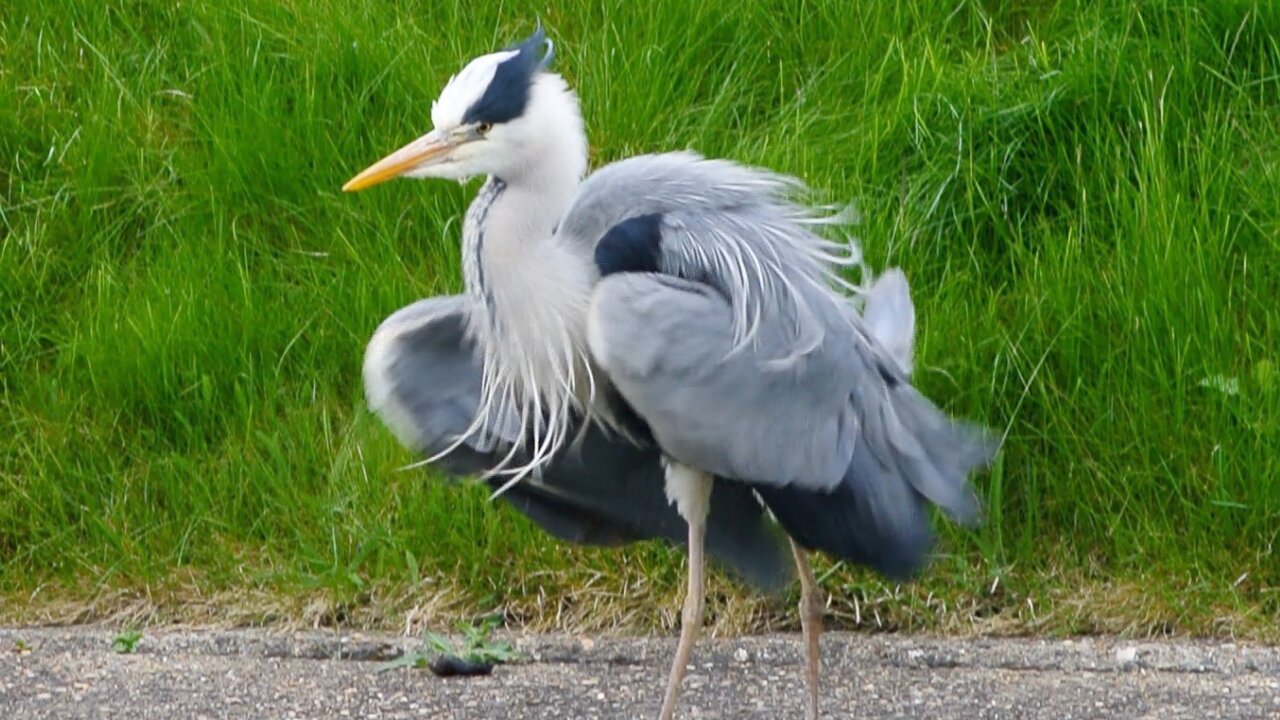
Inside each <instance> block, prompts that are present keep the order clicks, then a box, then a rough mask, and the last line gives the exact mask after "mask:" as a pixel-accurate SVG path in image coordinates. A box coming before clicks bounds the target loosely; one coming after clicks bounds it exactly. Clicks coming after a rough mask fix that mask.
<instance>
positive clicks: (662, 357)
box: [565, 156, 994, 575]
mask: <svg viewBox="0 0 1280 720" xmlns="http://www.w3.org/2000/svg"><path fill="white" fill-rule="evenodd" d="M659 157H661V156H659ZM625 162H631V161H625ZM623 164H624V163H619V164H618V165H623ZM658 166H660V168H659V169H660V170H661V171H660V172H659V171H657V170H655V167H656V166H655V165H654V164H653V163H652V162H646V163H643V164H641V165H640V166H639V167H638V168H636V169H635V172H634V173H633V174H634V176H635V177H634V179H635V183H636V184H635V186H634V187H632V188H630V190H629V191H627V192H626V193H625V195H623V194H619V193H622V188H624V187H625V183H620V182H618V180H619V178H618V177H616V176H618V175H622V174H627V173H624V172H623V171H622V170H619V169H617V168H616V167H615V168H614V170H613V174H614V175H615V177H610V178H608V180H609V182H607V183H603V184H600V185H595V186H593V185H592V181H591V180H588V183H587V185H585V186H584V189H583V194H584V195H587V196H588V197H587V199H586V200H584V199H583V198H582V197H580V198H579V200H578V201H577V202H575V207H576V208H577V212H580V213H581V212H587V210H590V211H591V212H589V213H588V215H589V216H590V218H591V222H586V221H583V220H582V219H581V218H579V217H575V216H574V215H573V214H571V215H570V216H569V217H567V218H566V221H565V224H566V227H568V228H570V229H577V231H582V228H584V227H589V226H592V225H599V217H603V216H604V215H607V214H608V213H606V212H605V209H606V208H612V209H611V210H609V212H611V213H612V214H613V215H614V216H615V217H616V216H618V215H622V216H624V217H623V219H621V220H620V221H618V222H617V223H615V224H614V225H612V226H610V227H607V228H605V229H604V230H603V231H602V234H601V235H600V237H599V238H598V240H597V241H596V244H595V258H596V263H597V266H598V267H599V270H600V273H601V275H602V278H601V280H600V281H599V283H598V284H597V286H596V288H595V290H594V293H593V297H592V304H591V310H590V313H589V338H590V343H591V349H592V353H593V356H594V357H595V359H596V361H597V362H598V363H600V365H601V366H602V368H603V369H604V370H605V371H606V372H607V374H608V376H609V378H610V381H611V382H612V383H613V384H614V386H615V387H616V388H617V390H618V391H619V393H620V394H621V395H622V396H623V397H624V398H625V399H626V401H627V402H628V403H629V404H630V405H631V407H632V408H633V409H634V410H635V411H636V413H637V414H638V415H639V416H640V417H641V418H643V419H644V420H645V422H646V423H647V424H648V426H649V427H650V430H651V432H652V433H653V435H654V436H655V438H656V439H657V442H658V444H659V445H660V446H661V447H662V449H663V451H664V452H665V453H667V454H669V455H670V456H672V457H673V458H675V459H677V460H679V461H681V462H683V463H686V464H688V465H691V466H694V467H697V468H700V469H702V470H705V471H707V472H711V473H714V474H716V475H719V476H722V477H731V478H735V479H737V480H739V481H742V482H744V483H747V484H749V485H751V486H753V487H754V488H755V489H756V491H757V492H758V493H759V494H760V495H761V497H762V498H763V499H764V501H765V502H766V504H768V505H769V507H770V509H771V510H772V511H773V513H774V515H775V516H777V518H778V519H779V521H780V522H781V523H782V524H783V526H784V527H785V528H786V529H787V531H788V532H789V533H790V534H791V535H792V536H793V537H794V538H796V539H797V540H798V541H800V542H801V543H802V544H804V545H806V546H808V547H815V548H819V549H823V550H827V551H829V552H831V553H833V554H835V555H837V556H840V557H844V558H847V559H851V560H855V561H859V562H865V563H869V564H872V565H873V566H876V567H878V568H879V569H881V570H883V571H885V572H888V573H890V574H895V575H906V574H909V573H910V572H912V571H913V570H914V569H915V568H916V567H918V566H919V565H920V564H921V563H922V562H923V559H924V556H925V554H926V551H927V549H928V547H929V545H930V542H931V533H930V530H929V526H928V518H927V513H926V505H927V503H930V502H931V503H933V504H936V505H938V506H940V507H941V508H942V509H943V510H944V511H946V512H947V513H948V514H950V515H951V516H953V517H955V518H957V519H960V520H971V519H973V518H974V517H975V516H976V514H977V511H978V506H977V502H976V499H975V497H974V494H973V492H972V490H971V488H970V487H969V485H968V481H967V476H968V474H969V473H970V471H972V470H973V469H975V468H977V467H979V466H981V465H983V464H985V463H987V462H988V461H989V459H990V457H991V455H992V453H993V450H994V449H993V447H992V444H991V443H990V442H989V441H988V439H987V437H986V435H985V434H984V433H983V432H982V431H980V430H979V429H977V428H974V427H972V426H969V425H967V424H964V423H961V422H957V421H954V420H952V419H950V418H948V417H947V416H946V415H945V414H943V413H942V412H941V411H940V410H939V409H938V408H937V407H936V406H934V405H933V404H932V403H931V402H930V401H929V400H928V399H926V398H925V397H923V396H922V395H921V394H920V393H919V392H917V391H916V390H915V389H914V388H913V387H912V386H911V385H910V383H909V379H908V377H907V372H906V370H907V369H908V368H909V365H910V360H909V358H910V344H911V337H912V333H913V331H912V329H911V328H907V327H905V324H906V323H910V324H911V326H912V328H913V326H914V313H913V312H912V311H911V309H910V298H909V295H907V293H906V285H905V281H903V282H902V283H901V284H895V283H896V281H894V280H890V281H887V283H886V284H885V285H884V286H883V288H882V289H881V292H880V293H873V294H872V296H871V303H870V305H869V307H868V310H869V311H870V312H872V319H873V320H875V322H876V325H875V327H876V328H877V332H876V334H872V333H871V332H870V331H869V330H868V328H867V326H866V325H865V324H864V323H863V321H862V319H861V318H860V317H859V316H858V314H857V312H856V310H855V308H854V305H853V304H852V303H851V302H850V301H849V299H848V298H846V297H844V296H843V295H841V294H839V293H837V292H836V291H835V290H834V289H833V285H836V284H838V281H837V280H836V278H835V276H836V274H837V271H838V264H839V262H838V259H837V258H835V256H834V254H833V252H832V246H831V244H830V243H826V242H825V241H823V240H822V239H821V238H819V237H817V236H816V234H815V233H814V232H813V225H814V224H815V223H816V222H817V220H816V219H815V218H813V217H811V216H810V215H808V214H807V213H806V211H805V210H804V209H803V208H802V207H801V206H798V205H794V204H791V203H790V202H789V201H788V200H787V199H786V197H785V196H784V195H783V191H785V190H786V189H788V188H790V187H791V185H789V184H788V183H787V182H786V181H784V180H783V179H779V178H776V177H775V176H771V175H768V174H767V173H763V172H760V171H752V170H750V169H746V168H741V167H738V166H731V165H729V164H727V163H711V162H710V161H702V160H699V159H697V158H691V157H689V156H679V157H678V158H668V159H666V160H664V161H662V162H660V163H658ZM608 169H609V168H606V170H608ZM602 172H604V171H602ZM627 172H631V171H627ZM721 176H722V177H721ZM593 177H594V176H593ZM690 177H694V178H696V182H695V181H693V180H689V178H690ZM681 178H683V179H681ZM703 185H707V186H709V187H713V188H717V189H716V190H714V191H712V190H700V189H699V188H700V187H702V186H703ZM673 188H674V190H672V189H673ZM726 188H727V190H726ZM610 192H612V193H614V194H615V195H614V196H613V197H612V200H611V201H610V198H608V197H605V194H607V193H610ZM682 193H683V195H684V196H685V197H686V198H692V199H689V200H682V199H681V194H682ZM611 202H612V205H611ZM904 303H905V304H904ZM886 343H888V344H889V345H891V346H894V347H892V349H891V348H887V347H885V344H886ZM904 345H905V356H904V355H903V349H904ZM904 357H905V362H903V359H904Z"/></svg>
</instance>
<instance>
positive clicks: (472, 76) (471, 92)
mask: <svg viewBox="0 0 1280 720" xmlns="http://www.w3.org/2000/svg"><path fill="white" fill-rule="evenodd" d="M519 54H520V51H519V50H503V51H501V52H496V53H490V54H488V55H481V56H480V57H478V58H476V59H475V60H472V61H471V62H469V63H467V66H466V67H464V68H462V71H461V72H459V73H458V74H457V75H454V76H453V77H451V78H449V82H448V84H446V85H445V86H444V89H443V90H441V91H440V97H438V98H436V100H435V101H433V102H432V103H431V122H432V124H434V125H435V126H436V129H437V130H448V129H450V128H454V127H457V126H458V125H460V124H461V123H462V116H463V115H464V114H465V113H466V112H467V108H469V107H471V106H472V105H474V104H475V102H476V101H477V100H479V99H480V96H481V95H484V91H485V89H486V88H488V87H489V83H490V82H492V81H493V76H494V74H495V73H497V72H498V66H499V65H501V64H502V63H503V62H505V61H507V60H510V59H511V58H513V57H515V56H516V55H519Z"/></svg>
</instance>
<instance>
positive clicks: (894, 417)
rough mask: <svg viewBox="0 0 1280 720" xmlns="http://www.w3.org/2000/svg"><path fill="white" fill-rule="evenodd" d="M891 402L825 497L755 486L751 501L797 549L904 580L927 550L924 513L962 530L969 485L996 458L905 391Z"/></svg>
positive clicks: (973, 433) (969, 507)
mask: <svg viewBox="0 0 1280 720" xmlns="http://www.w3.org/2000/svg"><path fill="white" fill-rule="evenodd" d="M889 392H890V394H889V396H888V399H887V401H886V403H885V407H884V411H883V413H882V416H881V419H880V420H879V421H877V422H871V421H867V422H864V424H863V427H862V428H861V436H860V437H859V442H858V444H857V446H856V447H855V449H854V453H853V457H852V458H851V460H850V463H849V468H848V470H847V471H846V472H845V474H844V477H843V478H842V480H841V482H840V484H839V485H837V486H836V488H835V489H834V490H833V491H831V492H823V491H820V490H809V489H804V488H799V487H796V486H794V485H789V486H783V487H778V486H763V485H761V486H757V487H756V492H757V493H759V495H760V497H761V498H762V499H763V500H764V502H765V504H766V505H767V506H768V508H769V510H770V511H771V512H772V513H773V515H774V517H775V518H777V520H778V522H779V523H780V524H781V525H782V527H783V528H784V529H785V530H786V531H787V533H788V534H790V535H791V537H792V538H794V539H795V540H796V542H798V543H799V544H800V545H801V546H803V547H806V548H809V549H813V550H821V551H823V552H826V553H828V554H830V555H831V556H833V557H835V558H838V559H841V560H846V561H849V562H853V563H857V564H860V565H866V566H868V567H871V568H872V569H874V570H876V571H878V572H880V573H882V574H884V575H885V576H887V577H889V578H891V579H894V580H906V579H909V578H911V577H913V576H914V575H915V574H916V573H918V572H919V571H920V569H921V568H923V567H924V565H925V563H926V562H927V561H928V556H929V553H930V551H931V550H932V548H933V543H934V534H933V530H932V528H931V525H930V521H929V514H928V506H929V505H930V504H933V505H936V506H938V507H939V508H940V509H941V510H942V511H943V512H945V513H946V514H947V515H948V516H950V517H951V518H952V519H954V520H957V521H960V522H972V521H974V520H976V519H977V517H978V513H979V503H978V500H977V497H976V495H975V494H974V493H973V491H972V489H971V488H970V487H969V484H968V481H967V478H968V476H969V474H970V473H971V472H972V471H974V470H977V469H979V468H980V467H982V466H984V465H986V464H988V463H989V462H990V460H991V458H992V457H993V456H994V453H995V449H996V448H995V445H994V444H993V443H992V442H991V441H990V440H989V438H988V437H987V435H986V433H985V432H983V431H982V430H980V429H978V428H975V427H973V426H971V425H968V424H966V423H963V422H960V421H956V420H952V419H951V418H948V417H947V416H946V415H945V414H943V413H942V411H940V410H939V409H938V408H937V407H935V406H934V405H933V404H932V403H930V402H929V401H928V400H927V399H926V398H925V397H924V396H922V395H920V394H919V393H918V392H916V391H915V390H914V389H913V388H911V386H909V385H906V384H905V383H904V384H900V385H898V386H896V387H894V388H892V389H890V391H889Z"/></svg>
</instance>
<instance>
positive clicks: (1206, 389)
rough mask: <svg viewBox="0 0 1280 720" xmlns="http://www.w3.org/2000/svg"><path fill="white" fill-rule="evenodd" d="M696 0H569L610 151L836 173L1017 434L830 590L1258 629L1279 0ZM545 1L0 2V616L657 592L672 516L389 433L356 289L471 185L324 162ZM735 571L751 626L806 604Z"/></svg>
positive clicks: (660, 605) (954, 360)
mask: <svg viewBox="0 0 1280 720" xmlns="http://www.w3.org/2000/svg"><path fill="white" fill-rule="evenodd" d="M691 5H692V4H691V3H684V2H675V1H673V0H656V1H655V2H651V3H622V2H612V3H608V4H607V7H600V6H598V5H597V4H593V3H587V2H583V1H582V0H561V1H559V2H555V3H552V4H551V5H550V6H549V7H548V8H547V9H545V10H544V11H543V14H542V20H543V22H544V23H546V24H547V26H548V27H549V28H550V30H551V32H552V34H553V37H555V39H556V40H558V44H559V61H558V62H559V64H558V67H559V69H560V70H561V71H562V72H563V73H564V74H565V75H566V77H567V78H568V79H569V80H570V82H571V83H572V84H573V85H574V86H575V87H576V88H578V90H579V91H580V94H581V97H582V101H583V109H584V114H585V117H586V119H587V125H588V131H589V133H590V135H591V139H592V153H593V161H594V162H596V163H600V162H604V161H607V160H610V159H614V158H619V157H623V156H626V155H629V154H634V153H638V152H645V151H657V150H669V149H676V148H684V147H692V148H696V149H698V150H700V151H702V152H704V153H706V154H710V155H718V156H725V157H730V158H734V159H738V160H742V161H747V162H752V163H760V164H765V165H768V166H771V167H774V168H777V169H780V170H783V171H787V172H792V173H796V174H799V175H801V176H803V177H805V178H806V179H807V180H808V181H809V182H810V183H811V184H812V185H813V186H815V187H816V188H818V189H819V190H820V191H821V193H822V194H823V195H824V196H826V197H828V198H830V199H832V200H855V201H856V202H857V204H858V206H859V208H860V210H861V213H862V216H863V223H862V225H861V226H860V227H859V229H858V232H859V235H860V238H861V240H862V242H863V244H864V246H865V249H866V251H867V254H868V256H869V258H870V259H871V260H872V262H873V264H874V266H876V267H883V266H885V265H886V264H895V265H901V266H902V267H904V268H905V269H906V271H907V274H908V277H909V278H910V279H911V281H912V285H913V289H914V293H915V298H916V302H917V306H918V311H919V315H920V321H921V331H920V338H919V362H918V366H919V370H918V371H917V376H918V379H919V384H920V385H921V387H922V388H923V389H924V390H925V391H926V392H927V393H928V394H929V395H930V396H931V397H934V398H936V399H937V400H938V401H939V402H940V403H942V404H943V405H944V406H945V407H946V408H947V409H948V410H950V411H952V412H954V413H957V414H960V415H964V416H969V417H972V418H976V419H979V420H981V421H984V422H986V423H988V424H990V425H992V426H993V427H996V428H998V429H1000V430H1001V431H1005V432H1007V439H1006V444H1005V451H1004V453H1003V455H1002V458H1001V460H1000V463H999V465H998V467H997V468H996V469H995V472H993V473H992V474H991V475H990V476H988V477H984V478H982V479H981V480H980V483H981V487H982V491H983V494H984V496H985V498H986V500H987V504H988V507H989V516H988V522H987V523H986V525H985V526H983V527H982V528H981V529H980V530H977V531H962V530H956V529H952V528H947V529H946V530H944V535H943V543H942V546H941V548H940V552H941V555H940V557H939V559H938V561H937V562H935V563H934V565H933V566H932V568H931V569H930V571H929V572H928V574H927V575H926V576H925V577H924V578H923V579H922V580H921V581H920V582H919V583H917V584H915V585H912V586H909V587H902V588H899V587H895V586H892V585H887V584H884V583H882V582H880V581H878V580H876V579H875V578H873V577H872V576H870V575H869V574H867V573H865V572H863V571H859V570H855V569H850V568H845V567H841V566H830V565H824V566H822V567H821V568H820V569H819V570H820V575H821V576H822V578H823V583H824V585H825V588H826V589H827V590H828V591H829V592H831V593H832V594H833V603H832V612H833V613H834V614H835V615H836V616H837V618H838V619H839V620H840V621H841V622H842V623H843V624H845V625H848V626H853V625H857V626H861V627H871V628H876V627H884V628H917V629H918V628H927V629H939V630H952V631H957V630H964V629H974V628H976V629H978V630H985V631H993V632H1023V631H1027V632H1054V633H1071V632H1088V631H1099V630H1105V631H1119V632H1126V633H1131V634H1139V635H1141V634H1149V633H1169V632H1173V633H1190V634H1213V635H1238V636H1244V637H1258V638H1266V637H1270V638H1274V637H1277V631H1276V628H1277V627H1278V626H1280V556H1277V554H1276V551H1275V545H1276V544H1277V539H1278V538H1277V536H1278V535H1280V459H1278V458H1280V453H1277V451H1276V448H1278V447H1280V378H1277V377H1276V372H1275V367H1276V363H1277V362H1280V312H1278V311H1277V307H1278V305H1280V301H1277V298H1280V5H1277V4H1275V3H1272V2H1227V1H1223V2H1216V3H1198V2H1191V1H1190V0H1186V1H1175V0H1149V1H1147V2H1139V3H1133V4H1130V3H1120V2H1115V3H1090V2H1083V1H1078V2H1072V1H1068V2H1061V3H1051V2H1034V1H1033V0H1020V1H1018V2H994V1H993V0H989V1H988V2H974V1H972V0H961V1H960V2H955V3H949V4H945V5H936V6H935V5H929V4H926V3H909V2H905V1H899V2H878V3H876V2H862V3H854V4H852V5H851V4H850V3H846V2H837V1H836V0H810V1H804V0H789V1H781V0H780V1H769V0H749V1H748V2H744V3H740V4H739V5H738V6H737V8H736V9H734V10H731V11H729V10H725V9H720V8H715V7H712V6H711V5H707V6H706V7H704V8H703V9H692V8H691V7H690V6H691ZM540 7H541V6H540ZM533 21H534V17H533V16H532V15H526V14H522V13H521V12H518V11H517V10H516V9H515V8H514V6H510V7H504V6H503V4H501V3H495V4H489V3H460V4H457V5H454V4H451V3H410V2H378V3H363V4H359V3H349V2H338V1H337V0H314V1H313V2H308V3H280V2H275V1H268V0H239V2H234V3H233V2H228V3H225V4H224V3H207V2H188V3H181V4H178V3H168V2H159V1H154V2H153V1H147V0H134V1H127V2H117V3H100V2H88V1H84V0H74V1H73V0H68V1H67V2H63V3H5V4H3V5H0V237H2V239H3V245H2V246H0V598H3V599H0V616H3V617H7V618H9V619H23V620H29V621H30V620H81V619H90V618H103V617H115V618H122V617H124V616H131V620H130V622H132V621H134V620H137V621H141V622H159V621H164V620H168V619H185V620H215V621H232V622H245V623H303V622H305V623H309V624H346V625H359V626H383V627H404V625H405V623H406V622H408V623H414V622H416V623H420V624H425V625H429V626H432V627H447V626H448V625H449V624H450V623H452V622H453V621H455V620H457V619H460V618H472V617H475V616H477V615H479V614H485V613H492V612H495V611H500V612H505V613H506V614H507V615H508V616H509V619H510V620H511V622H514V623H523V624H525V625H526V626H528V627H558V628H562V629H567V628H571V627H578V628H602V627H617V628H622V629H628V630H653V629H655V628H660V627H670V626H671V625H673V624H675V623H676V622H677V612H676V598H677V597H678V596H679V593H680V587H681V572H682V570H681V563H682V561H681V556H680V555H679V554H678V553H675V552H672V551H670V550H668V549H666V548H664V547H661V546H657V545H653V544H646V545H638V546H633V547H630V548H627V549H625V550H622V551H592V550H580V549H574V548H569V547H566V546H564V545H561V544H558V543H555V542H552V541H551V540H549V539H548V538H546V537H545V536H543V535H542V534H540V533H539V532H538V531H537V530H536V529H534V528H533V527H532V526H530V525H529V524H528V523H526V522H524V521H523V520H521V519H520V518H518V517H517V516H515V515H514V514H513V513H511V512H508V511H507V510H505V509H503V508H500V507H495V506H491V505H489V504H487V503H486V502H485V500H484V494H483V493H482V492H479V491H478V490H477V489H475V488H463V489H459V488H456V487H445V486H443V485H442V484H441V483H440V482H438V481H435V480H434V479H432V478H430V477H424V476H423V475H420V474H414V473H403V472H397V471H396V468H397V467H399V466H400V465H402V464H404V463H405V462H407V461H409V460H410V459H411V458H410V457H409V455H408V454H407V453H405V452H404V451H402V450H401V449H400V448H399V447H398V446H397V445H396V444H395V442H394V441H393V440H392V439H391V438H390V436H389V434H388V433H387V432H386V431H385V430H384V429H383V428H382V427H381V425H380V423H379V422H378V421H377V420H376V418H373V417H371V416H370V415H368V413H367V412H366V411H365V410H364V409H363V403H362V398H361V389H360V380H359V366H360V359H361V354H362V351H363V346H364V343H365V342H366V341H367V339H368V337H369V335H370V334H371V332H372V330H373V329H374V327H375V326H376V324H377V323H378V322H379V321H380V320H381V319H382V318H383V317H384V316H386V315H387V314H388V313H390V312H392V311H393V310H395V309H396V308H397V307H400V306H402V305H404V304H407V303H408V302H410V301H412V300H414V299H416V298H418V297H421V296H425V295H431V294H437V293H442V292H449V291H455V290H456V289H457V288H458V287H459V283H460V281H459V273H458V256H457V247H458V234H459V218H460V215H461V213H462V211H463V208H464V206H465V203H466V202H467V198H468V196H469V194H470V192H471V191H472V189H473V188H461V187H458V186H457V185H450V184H447V183H410V182H398V183H391V184H389V185H387V186H385V187H380V188H378V189H377V190H375V191H369V192H365V193H361V194H359V195H357V196H349V195H343V194H342V193H341V192H339V187H340V185H341V184H342V183H343V182H344V181H345V180H346V179H348V178H349V177H350V176H351V175H353V174H354V173H355V172H356V171H357V170H359V169H361V168H363V167H364V166H365V165H367V164H368V163H369V162H370V161H372V160H374V159H376V158H378V157H380V156H381V155H382V154H383V153H385V152H386V151H388V150H390V149H393V148H395V147H398V146H399V145H400V144H401V143H402V142H404V141H406V140H407V139H409V138H412V137H415V136H416V135H417V134H419V133H421V132H422V131H424V130H425V129H426V128H427V125H428V122H429V120H428V116H429V107H430V101H431V99H432V98H433V97H434V95H435V93H436V91H437V90H438V89H439V88H440V87H441V86H442V84H443V83H444V81H445V80H447V78H448V77H449V75H450V74H451V73H453V72H454V71H456V70H457V69H458V68H459V67H460V65H461V63H462V62H464V61H465V60H466V59H468V58H470V57H472V56H475V55H477V54H480V53H483V52H488V51H491V50H492V49H494V48H496V47H498V46H500V45H502V44H505V43H506V42H509V41H511V40H513V39H516V38H518V37H521V36H522V35H524V34H525V33H527V32H528V31H529V30H530V28H531V26H532V24H533ZM1230 390H1234V392H1230ZM713 593H714V595H713V597H712V600H711V608H712V612H713V614H714V616H715V617H714V620H713V622H714V623H716V624H717V625H718V626H719V627H721V628H723V629H725V630H726V631H727V630H741V629H759V628H764V627H772V626H775V625H777V624H779V623H781V624H784V625H787V626H793V625H794V624H795V620H794V617H793V614H791V613H790V610H789V608H790V601H789V600H783V599H777V598H765V599H758V598H757V599H752V598H750V597H748V596H747V594H746V593H744V592H742V591H741V589H740V588H737V587H736V586H734V585H731V584H729V583H727V582H726V581H720V582H715V583H713Z"/></svg>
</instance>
